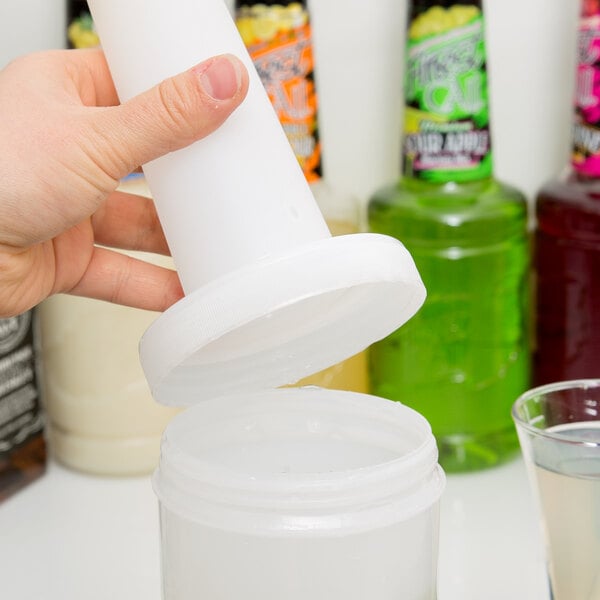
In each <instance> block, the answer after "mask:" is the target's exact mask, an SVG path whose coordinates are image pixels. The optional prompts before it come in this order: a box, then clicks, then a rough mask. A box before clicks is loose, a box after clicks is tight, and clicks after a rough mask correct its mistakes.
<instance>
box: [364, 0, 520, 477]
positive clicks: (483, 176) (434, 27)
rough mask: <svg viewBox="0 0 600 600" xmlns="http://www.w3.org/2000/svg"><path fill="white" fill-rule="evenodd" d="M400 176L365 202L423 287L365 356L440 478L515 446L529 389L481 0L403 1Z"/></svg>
mask: <svg viewBox="0 0 600 600" xmlns="http://www.w3.org/2000/svg"><path fill="white" fill-rule="evenodd" d="M406 57H407V61H406V82H405V85H406V87H405V99H406V110H405V127H404V136H403V137H404V143H403V163H404V164H403V167H404V169H403V173H404V175H403V177H402V178H401V179H400V181H398V182H397V183H395V184H394V185H391V186H389V187H385V188H383V189H380V190H379V191H377V192H376V193H375V194H374V196H373V198H372V199H371V201H370V203H369V208H368V219H369V227H370V229H371V231H374V232H379V233H385V234H388V235H392V236H394V237H396V238H398V239H399V240H401V241H402V242H403V243H404V244H405V246H406V247H407V249H408V250H409V251H410V252H411V253H412V256H413V258H414V260H415V262H416V264H417V267H418V268H419V271H420V273H421V277H422V278H423V281H424V283H425V286H426V287H427V290H428V297H427V300H426V302H425V305H424V306H423V308H422V309H421V311H420V312H419V313H418V314H417V315H416V316H415V317H413V319H412V320H411V321H409V322H408V323H407V324H405V325H404V326H403V327H402V328H401V329H399V330H398V331H396V332H395V333H393V334H392V335H390V336H389V337H387V338H386V339H384V340H382V341H381V342H378V343H377V344H374V345H373V346H372V347H371V351H370V368H371V378H372V386H373V392H374V393H375V394H377V395H380V396H383V397H387V398H390V399H392V400H398V401H401V402H403V403H404V404H407V405H408V406H411V407H413V408H414V409H416V410H417V411H419V412H420V413H421V414H423V415H424V416H425V417H426V418H427V419H428V420H429V422H430V423H431V426H432V429H433V432H434V434H435V436H436V438H437V441H438V446H439V450H440V463H441V464H442V466H443V467H444V468H445V469H446V470H447V471H449V472H457V471H470V470H476V469H483V468H486V467H491V466H493V465H496V464H498V463H500V462H502V461H504V460H506V459H508V458H509V457H512V456H513V454H514V453H515V452H516V450H517V449H518V443H517V439H516V435H515V432H514V426H513V424H512V420H511V415H510V411H511V405H512V403H513V402H514V401H515V400H516V398H517V396H518V395H519V394H520V393H521V392H523V391H524V390H525V389H526V388H527V387H528V385H529V377H530V357H529V331H528V330H529V318H528V317H529V281H528V279H529V239H528V232H527V203H526V200H525V198H524V196H523V194H521V193H520V192H519V191H518V190H516V189H514V188H513V187H509V186H507V185H505V184H503V183H501V182H499V181H497V180H496V179H494V177H493V172H492V149H491V143H490V128H489V111H488V86H487V73H486V51H485V39H484V20H483V11H482V6H481V1H469V0H463V2H462V3H461V4H454V3H452V2H446V1H444V0H437V1H436V0H429V1H423V0H421V1H419V0H415V1H413V2H410V3H409V18H408V33H407V55H406Z"/></svg>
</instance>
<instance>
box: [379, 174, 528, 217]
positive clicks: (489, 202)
mask: <svg viewBox="0 0 600 600" xmlns="http://www.w3.org/2000/svg"><path fill="white" fill-rule="evenodd" d="M382 209H383V210H384V209H387V210H390V211H399V212H417V213H419V214H420V215H422V216H425V215H426V214H428V215H430V216H431V218H434V219H435V218H436V217H437V216H443V215H448V214H455V215H463V217H464V218H466V219H468V218H477V217H485V216H486V215H487V216H488V217H491V216H492V215H494V214H498V216H501V215H503V216H506V215H509V214H514V215H526V214H527V200H526V198H525V195H524V194H523V193H522V192H521V191H520V190H518V189H517V188H516V187H514V186H512V185H509V184H506V183H504V182H502V181H500V180H498V179H495V178H488V179H483V180H480V181H474V182H467V183H455V182H448V183H444V184H436V183H430V182H425V181H420V180H416V179H413V178H410V177H402V178H401V179H400V180H399V181H397V182H396V183H395V184H392V185H388V186H385V187H382V188H380V189H379V190H377V191H376V192H375V193H374V194H373V196H372V197H371V199H370V202H369V212H372V211H377V210H382Z"/></svg>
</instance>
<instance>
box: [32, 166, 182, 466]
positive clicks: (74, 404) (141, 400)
mask: <svg viewBox="0 0 600 600" xmlns="http://www.w3.org/2000/svg"><path fill="white" fill-rule="evenodd" d="M122 187H123V188H125V189H127V191H131V192H134V193H138V194H141V195H148V190H147V187H146V185H145V182H144V180H143V178H141V177H140V178H136V179H134V180H132V181H130V182H128V183H127V184H124V186H122ZM134 255H135V256H139V257H140V258H143V259H144V260H152V261H153V262H157V263H160V264H163V265H164V266H168V267H171V266H172V261H171V259H170V258H164V257H157V256H154V255H147V254H141V253H140V254H134ZM40 317H41V328H42V349H43V364H44V381H45V394H44V397H45V404H46V411H47V416H48V434H49V445H50V451H51V453H52V454H53V456H54V457H55V458H56V459H57V460H59V461H60V462H61V463H63V464H65V465H66V466H68V467H71V468H74V469H77V470H80V471H84V472H88V473H94V474H100V475H136V474H144V473H149V472H151V471H152V470H153V469H154V468H155V467H156V465H157V463H158V455H159V447H160V437H161V434H162V432H163V430H164V428H165V426H166V424H167V423H168V422H169V421H170V419H171V417H172V416H173V415H174V414H175V413H176V412H177V411H176V410H175V409H172V408H167V407H164V406H161V405H158V404H157V403H155V402H154V400H153V399H152V397H151V395H150V390H149V388H148V385H147V383H146V379H145V377H144V374H143V372H142V369H141V366H140V363H139V355H138V343H139V340H140V338H141V337H142V334H143V333H144V331H145V330H146V329H147V327H148V326H149V325H150V323H151V322H152V321H154V320H155V319H156V317H157V314H156V313H152V312H148V311H141V310H137V309H133V308H128V307H124V306H116V305H112V304H110V303H108V302H101V301H98V300H90V299H88V298H79V297H74V296H67V295H58V296H53V297H51V298H49V299H48V300H46V301H45V302H44V303H43V304H42V306H41V309H40Z"/></svg>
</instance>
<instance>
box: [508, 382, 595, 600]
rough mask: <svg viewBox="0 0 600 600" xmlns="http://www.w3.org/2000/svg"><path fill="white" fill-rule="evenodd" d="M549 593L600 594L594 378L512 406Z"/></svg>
mask: <svg viewBox="0 0 600 600" xmlns="http://www.w3.org/2000/svg"><path fill="white" fill-rule="evenodd" d="M512 415H513V419H514V421H515V423H516V428H517V432H518V435H519V441H520V443H521V449H522V451H523V455H524V458H525V463H526V465H527V469H528V472H529V478H530V482H531V485H532V488H533V492H534V495H535V496H536V499H537V502H538V507H539V511H540V517H541V524H542V529H543V533H544V537H545V545H546V562H547V566H548V578H549V583H550V589H551V596H552V598H553V599H554V600H600V380H595V379H586V380H575V381H564V382H559V383H552V384H549V385H544V386H541V387H537V388H534V389H531V390H529V391H528V392H525V393H524V394H523V395H522V396H520V397H519V399H518V400H517V401H516V403H515V404H514V407H513V411H512Z"/></svg>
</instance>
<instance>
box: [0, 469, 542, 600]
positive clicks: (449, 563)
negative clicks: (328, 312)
mask: <svg viewBox="0 0 600 600" xmlns="http://www.w3.org/2000/svg"><path fill="white" fill-rule="evenodd" d="M441 523H442V525H441V536H440V538H441V539H440V557H439V578H438V590H439V591H438V600H484V599H485V600H506V599H507V598H510V599H511V600H548V598H549V593H548V588H547V583H546V575H545V569H544V561H543V548H542V544H541V540H540V534H539V531H538V524H537V521H536V516H535V511H534V507H533V501H532V498H531V494H530V491H529V486H528V482H527V477H526V473H525V468H524V466H523V463H522V460H521V459H519V458H518V459H515V460H514V461H512V462H510V463H508V464H506V465H504V466H501V467H498V468H495V469H491V470H489V471H482V472H478V473H473V474H465V475H450V476H448V484H447V488H446V491H445V493H444V496H443V499H442V513H441ZM0 598H7V599H8V598H10V599H11V600H82V599H85V600H107V599H110V600H160V560H159V527H158V510H157V501H156V499H155V496H154V493H153V491H152V488H151V485H150V479H149V477H142V478H135V479H105V478H97V477H88V476H85V475H81V474H78V473H74V472H72V471H68V470H66V469H64V468H63V467H61V466H59V465H57V464H56V463H53V462H51V463H50V465H49V469H48V473H47V474H46V475H45V476H44V477H43V478H42V479H40V480H39V481H37V482H36V483H34V484H32V485H30V486H29V487H28V488H26V489H25V490H23V491H22V492H20V493H19V494H17V495H15V496H14V497H12V498H10V499H9V500H7V501H5V502H4V503H2V504H0ZM206 600H210V599H206ZM365 600H376V599H374V598H365ZM398 600H401V599H398Z"/></svg>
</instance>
